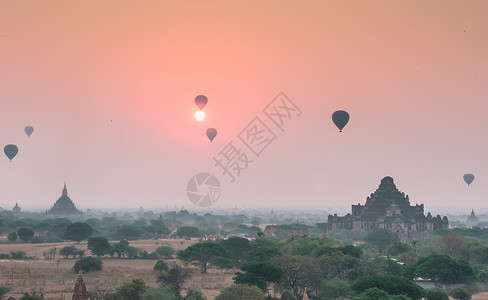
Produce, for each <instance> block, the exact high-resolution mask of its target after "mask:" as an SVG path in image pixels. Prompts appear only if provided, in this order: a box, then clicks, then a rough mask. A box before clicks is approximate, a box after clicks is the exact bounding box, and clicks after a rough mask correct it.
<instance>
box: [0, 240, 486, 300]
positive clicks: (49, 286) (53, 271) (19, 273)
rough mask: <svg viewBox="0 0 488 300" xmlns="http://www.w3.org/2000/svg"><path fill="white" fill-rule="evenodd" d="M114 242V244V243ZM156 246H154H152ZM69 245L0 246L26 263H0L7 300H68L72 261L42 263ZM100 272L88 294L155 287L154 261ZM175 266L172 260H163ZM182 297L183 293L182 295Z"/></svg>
mask: <svg viewBox="0 0 488 300" xmlns="http://www.w3.org/2000/svg"><path fill="white" fill-rule="evenodd" d="M114 242H115V241H114ZM196 242H197V240H190V241H188V240H174V239H171V240H158V241H155V240H142V241H131V242H130V245H131V246H134V247H137V248H140V249H144V250H146V251H147V252H149V253H151V252H154V251H155V250H156V248H157V247H160V246H162V245H168V246H171V247H173V248H174V249H176V250H183V249H185V248H186V247H188V246H190V245H192V244H193V243H196ZM156 243H157V244H156ZM68 245H72V246H75V247H77V248H80V249H85V251H86V254H88V253H89V251H88V250H87V248H86V246H87V244H86V242H82V243H80V244H77V243H71V242H70V243H46V244H6V243H0V253H10V251H19V250H21V251H25V252H26V255H27V256H30V257H34V258H35V259H30V260H0V286H6V287H9V288H11V289H12V291H11V292H10V293H9V294H8V296H13V297H15V298H18V297H20V296H21V295H22V294H23V293H24V292H33V291H36V292H37V293H44V295H45V297H46V299H53V300H59V299H63V300H64V299H69V298H70V296H71V295H72V293H73V287H74V285H75V282H76V278H77V274H75V273H73V271H72V270H71V268H72V267H73V265H74V263H75V261H76V260H75V259H72V258H70V259H64V258H63V257H62V256H60V255H57V256H56V258H55V259H54V260H45V259H44V256H43V252H45V251H47V250H48V249H51V248H53V247H56V248H57V249H58V250H59V249H61V248H63V247H64V246H68ZM102 261H103V270H102V271H100V272H89V273H86V274H85V275H84V279H85V283H86V286H87V289H88V291H90V292H98V293H102V294H103V293H107V292H113V291H115V288H116V287H117V286H119V285H121V284H122V283H124V282H126V281H129V280H132V279H134V278H142V279H144V280H145V281H146V282H147V284H148V285H150V286H153V287H157V286H158V283H157V280H156V274H155V273H154V272H153V267H154V264H155V263H156V260H151V259H112V258H103V259H102ZM165 261H166V262H168V263H169V264H170V263H179V261H178V260H176V259H170V260H165ZM236 271H237V270H224V272H223V273H222V274H221V273H220V271H218V270H214V269H210V270H208V273H207V274H201V273H200V272H199V271H198V270H197V269H194V270H193V272H192V278H191V279H190V280H189V281H188V282H187V283H186V284H185V285H184V289H185V290H188V289H196V290H200V291H202V292H203V293H204V294H205V296H206V297H207V299H208V300H211V299H214V297H215V296H217V295H218V294H219V292H220V290H222V289H223V288H225V287H227V286H230V285H231V284H232V277H233V276H234V273H235V272H236ZM183 294H185V292H183ZM472 299H473V300H488V293H478V294H475V295H473V298H472Z"/></svg>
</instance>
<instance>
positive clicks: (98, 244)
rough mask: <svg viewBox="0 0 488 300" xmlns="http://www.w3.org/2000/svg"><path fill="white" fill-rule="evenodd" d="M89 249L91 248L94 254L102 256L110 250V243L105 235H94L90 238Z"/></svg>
mask: <svg viewBox="0 0 488 300" xmlns="http://www.w3.org/2000/svg"><path fill="white" fill-rule="evenodd" d="M88 250H90V252H91V253H92V254H93V255H96V256H97V257H100V256H103V255H105V254H108V253H109V252H110V244H109V243H108V240H107V239H106V238H104V237H101V236H97V237H92V238H89V239H88Z"/></svg>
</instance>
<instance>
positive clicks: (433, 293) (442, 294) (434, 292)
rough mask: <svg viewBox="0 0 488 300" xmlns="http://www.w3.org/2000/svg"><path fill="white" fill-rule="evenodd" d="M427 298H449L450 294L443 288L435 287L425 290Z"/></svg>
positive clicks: (439, 299)
mask: <svg viewBox="0 0 488 300" xmlns="http://www.w3.org/2000/svg"><path fill="white" fill-rule="evenodd" d="M424 298H425V300H449V295H448V294H447V292H446V291H444V290H443V289H441V288H438V287H433V288H430V289H425V290H424Z"/></svg>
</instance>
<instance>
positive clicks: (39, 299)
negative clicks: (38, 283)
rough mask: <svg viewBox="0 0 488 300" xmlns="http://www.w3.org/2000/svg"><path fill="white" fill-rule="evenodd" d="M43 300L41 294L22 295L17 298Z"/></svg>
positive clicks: (21, 299) (20, 299)
mask: <svg viewBox="0 0 488 300" xmlns="http://www.w3.org/2000/svg"><path fill="white" fill-rule="evenodd" d="M44 299H45V298H44V294H43V293H41V294H40V295H37V294H36V292H33V293H32V294H29V293H24V295H23V296H22V297H20V298H19V300H44Z"/></svg>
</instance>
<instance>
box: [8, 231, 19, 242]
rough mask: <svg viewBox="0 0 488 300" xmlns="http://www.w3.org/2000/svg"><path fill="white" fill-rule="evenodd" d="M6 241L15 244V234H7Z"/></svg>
mask: <svg viewBox="0 0 488 300" xmlns="http://www.w3.org/2000/svg"><path fill="white" fill-rule="evenodd" d="M7 239H8V240H9V241H11V242H15V241H16V240H17V233H16V232H11V233H9V234H8V236H7Z"/></svg>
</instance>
